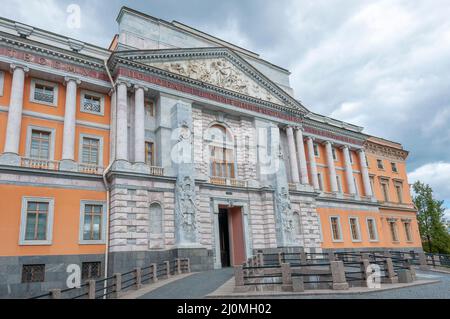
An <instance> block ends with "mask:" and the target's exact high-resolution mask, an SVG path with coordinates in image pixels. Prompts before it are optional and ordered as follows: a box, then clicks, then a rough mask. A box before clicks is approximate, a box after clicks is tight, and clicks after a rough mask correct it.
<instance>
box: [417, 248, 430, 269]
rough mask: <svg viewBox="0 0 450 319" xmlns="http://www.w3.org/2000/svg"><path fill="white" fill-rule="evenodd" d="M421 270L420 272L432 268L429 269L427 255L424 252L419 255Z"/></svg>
mask: <svg viewBox="0 0 450 319" xmlns="http://www.w3.org/2000/svg"><path fill="white" fill-rule="evenodd" d="M419 269H420V270H429V269H430V267H428V262H427V255H425V253H424V252H423V251H422V252H420V253H419Z"/></svg>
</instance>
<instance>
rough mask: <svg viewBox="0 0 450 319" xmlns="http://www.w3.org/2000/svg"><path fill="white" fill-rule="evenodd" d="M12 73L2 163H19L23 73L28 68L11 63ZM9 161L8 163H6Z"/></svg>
mask: <svg viewBox="0 0 450 319" xmlns="http://www.w3.org/2000/svg"><path fill="white" fill-rule="evenodd" d="M11 70H12V73H13V76H12V84H11V98H10V103H9V109H8V123H7V125H6V139H5V148H4V151H3V152H4V153H5V154H3V155H4V156H2V163H4V164H11V165H19V160H20V159H19V142H20V129H21V126H22V109H23V93H24V85H25V74H26V73H27V72H28V71H29V69H28V68H27V67H25V66H22V65H16V64H12V65H11ZM8 162H9V163H8Z"/></svg>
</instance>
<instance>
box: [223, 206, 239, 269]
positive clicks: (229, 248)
mask: <svg viewBox="0 0 450 319" xmlns="http://www.w3.org/2000/svg"><path fill="white" fill-rule="evenodd" d="M243 225H244V224H243V218H242V209H241V207H219V239H220V261H221V263H222V267H230V266H235V265H240V264H242V263H243V262H245V259H246V253H245V237H244V236H245V234H244V226H243Z"/></svg>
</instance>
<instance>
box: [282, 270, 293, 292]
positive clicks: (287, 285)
mask: <svg viewBox="0 0 450 319" xmlns="http://www.w3.org/2000/svg"><path fill="white" fill-rule="evenodd" d="M281 281H282V284H281V290H282V291H292V271H291V266H290V265H289V264H287V263H282V264H281Z"/></svg>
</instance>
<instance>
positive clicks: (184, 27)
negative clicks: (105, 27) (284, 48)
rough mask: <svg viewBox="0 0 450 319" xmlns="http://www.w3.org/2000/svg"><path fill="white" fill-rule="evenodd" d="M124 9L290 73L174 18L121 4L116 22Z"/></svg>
mask: <svg viewBox="0 0 450 319" xmlns="http://www.w3.org/2000/svg"><path fill="white" fill-rule="evenodd" d="M126 11H127V12H130V13H132V14H135V15H138V16H141V17H144V18H147V19H150V20H153V21H155V22H161V23H164V24H167V25H170V26H172V27H175V28H177V29H180V30H182V31H184V32H188V33H190V34H192V35H194V36H197V37H200V38H203V39H205V40H208V41H212V42H215V43H216V44H219V45H220V46H224V45H223V44H224V43H225V44H227V45H229V47H228V46H227V47H228V48H229V49H232V50H234V51H237V52H239V53H242V54H244V55H246V56H248V57H250V58H254V59H257V60H259V61H261V62H263V63H265V64H268V65H269V66H272V67H274V68H276V69H278V70H280V71H282V72H284V73H286V74H288V75H290V74H291V72H290V71H289V70H287V69H285V68H283V67H281V66H278V65H276V64H273V63H271V62H269V61H266V60H264V59H262V58H261V57H260V55H259V54H258V53H256V52H253V51H250V50H248V49H245V48H243V47H240V46H238V45H235V44H233V43H231V42H228V41H225V40H223V39H220V38H218V37H215V36H213V35H210V34H208V33H206V32H203V31H201V30H198V29H196V28H193V27H191V26H189V25H187V24H184V23H182V22H179V21H176V20H173V21H172V22H169V21H167V20H164V19H160V18H156V17H154V16H151V15H149V14H147V13H143V12H141V11H138V10H135V9H132V8H130V7H127V6H122V7H121V8H120V11H119V14H118V15H117V18H116V21H117V22H119V20H120V18H121V16H122V15H123V13H124V12H126Z"/></svg>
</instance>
